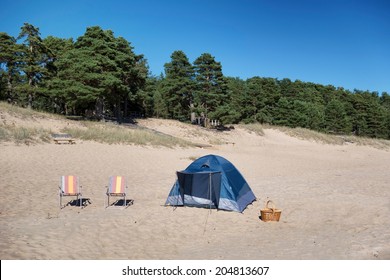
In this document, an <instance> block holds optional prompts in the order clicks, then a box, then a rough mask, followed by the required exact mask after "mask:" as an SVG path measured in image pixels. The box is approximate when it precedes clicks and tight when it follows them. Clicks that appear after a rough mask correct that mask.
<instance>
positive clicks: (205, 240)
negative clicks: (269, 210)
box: [0, 119, 390, 260]
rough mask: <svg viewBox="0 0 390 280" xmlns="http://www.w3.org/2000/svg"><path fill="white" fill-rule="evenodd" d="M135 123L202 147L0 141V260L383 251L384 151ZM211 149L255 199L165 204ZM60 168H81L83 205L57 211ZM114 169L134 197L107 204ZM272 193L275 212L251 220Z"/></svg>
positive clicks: (387, 191)
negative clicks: (235, 206)
mask: <svg viewBox="0 0 390 280" xmlns="http://www.w3.org/2000/svg"><path fill="white" fill-rule="evenodd" d="M42 121H43V120H42ZM49 125H50V124H48V123H45V124H44V126H45V127H47V126H49ZM52 125H53V127H54V128H53V130H54V131H55V130H56V129H60V128H61V127H60V126H58V123H55V122H53V124H52ZM139 125H142V126H145V127H148V128H150V129H154V130H158V131H160V132H162V133H165V134H169V135H173V136H176V137H181V138H183V139H190V140H192V141H194V142H197V143H209V144H210V145H209V146H205V147H203V148H200V147H190V148H164V147H149V146H134V145H119V144H113V145H109V144H101V143H97V142H93V141H81V140H77V139H76V144H74V145H67V144H63V145H56V144H54V143H42V144H34V145H23V144H22V145H16V144H14V143H0V166H1V169H0V178H1V182H0V184H1V187H0V202H1V203H0V236H1V237H0V259H2V260H6V259H11V260H12V259H22V260H26V259H27V260H28V259H42V260H51V259H60V260H63V259H86V260H94V259H99V260H106V259H108V260H111V259H112V260H117V259H167V260H171V259H239V260H245V259H278V260H284V259H287V260H291V259H293V260H301V259H304V260H322V259H331V260H338V259H349V260H360V259H363V260H371V259H387V260H388V259H390V219H389V217H390V172H389V167H390V151H388V150H384V149H377V148H373V147H368V146H359V145H355V144H348V143H345V144H343V145H326V144H321V143H316V142H313V141H309V140H300V139H297V138H294V137H291V136H288V135H287V134H285V133H283V132H281V131H278V130H275V129H272V128H267V129H264V133H265V134H264V135H263V136H259V135H256V134H255V133H251V132H249V131H247V130H245V129H242V128H236V129H234V130H231V131H225V132H209V131H206V130H205V129H203V128H198V127H192V126H190V125H185V124H180V123H178V122H175V121H162V120H153V119H152V120H140V122H139ZM57 126H58V127H57ZM213 143H217V144H213ZM207 154H216V155H220V156H223V157H225V158H226V159H228V160H229V161H231V162H232V163H233V164H234V165H235V166H236V167H237V169H238V170H239V171H240V172H241V173H242V175H243V176H244V177H245V179H246V180H247V182H248V183H249V185H250V187H251V188H252V190H253V192H254V193H255V195H256V197H257V201H255V202H254V203H253V204H251V205H249V206H248V208H247V209H246V210H245V211H244V212H243V213H235V212H227V211H217V210H211V211H210V210H208V209H199V208H191V207H179V208H173V207H165V206H164V203H165V200H166V198H167V195H168V193H169V191H170V189H171V187H172V185H173V183H174V181H175V179H176V175H175V172H176V171H177V170H183V169H185V168H186V167H187V166H188V165H189V164H190V163H191V162H192V161H193V160H194V159H195V158H198V157H201V156H204V155H207ZM61 175H77V176H79V177H80V180H81V185H82V186H83V197H84V198H88V199H90V202H91V204H89V205H87V206H86V207H85V208H83V209H80V207H76V206H67V207H65V208H64V209H62V210H60V208H59V196H58V186H59V180H60V176H61ZM111 175H123V176H125V177H126V178H127V179H128V182H129V188H128V197H129V198H130V199H133V200H134V204H133V205H130V206H129V207H127V208H126V209H123V208H122V207H109V208H105V201H106V195H105V192H106V188H105V186H106V185H107V184H108V178H109V176H111ZM269 199H270V200H272V201H274V203H275V204H276V206H277V208H279V209H281V210H282V215H281V219H280V221H279V222H272V223H265V222H262V221H261V220H260V219H259V211H260V209H261V208H263V207H264V205H265V203H266V201H267V200H269Z"/></svg>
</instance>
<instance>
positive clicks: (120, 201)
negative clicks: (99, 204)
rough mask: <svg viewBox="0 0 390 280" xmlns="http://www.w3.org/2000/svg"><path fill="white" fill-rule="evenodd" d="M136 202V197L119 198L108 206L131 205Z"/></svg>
mask: <svg viewBox="0 0 390 280" xmlns="http://www.w3.org/2000/svg"><path fill="white" fill-rule="evenodd" d="M133 204H134V199H118V200H116V201H114V202H113V203H111V204H110V205H109V206H107V207H111V206H114V207H125V208H127V207H129V206H131V205H133Z"/></svg>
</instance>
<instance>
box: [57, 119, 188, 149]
mask: <svg viewBox="0 0 390 280" xmlns="http://www.w3.org/2000/svg"><path fill="white" fill-rule="evenodd" d="M83 123H84V125H85V128H75V127H73V128H66V129H64V131H63V132H65V133H69V134H71V135H72V136H73V137H74V138H79V139H83V140H90V141H96V142H101V143H108V144H132V145H141V146H147V145H151V146H162V147H171V148H173V147H176V146H179V147H189V146H193V144H192V143H191V142H188V141H185V140H183V139H179V138H176V137H173V136H170V135H166V134H162V133H158V132H154V131H152V130H148V129H142V128H138V127H126V126H119V125H115V124H100V123H93V122H83Z"/></svg>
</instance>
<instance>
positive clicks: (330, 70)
mask: <svg viewBox="0 0 390 280" xmlns="http://www.w3.org/2000/svg"><path fill="white" fill-rule="evenodd" d="M0 10H1V15H2V18H1V20H0V32H6V33H8V34H9V35H11V36H14V37H17V36H18V34H19V32H20V27H21V26H22V25H23V23H24V22H28V23H30V24H32V25H34V26H35V27H38V28H39V30H40V32H41V37H42V38H45V37H47V36H49V35H52V36H55V37H60V38H73V39H75V40H76V39H77V37H79V36H81V35H83V34H84V32H85V30H86V28H87V27H89V26H95V25H97V26H100V27H101V28H103V29H105V30H106V29H110V30H112V31H113V32H114V35H115V36H116V37H119V36H121V37H124V38H125V39H126V40H127V41H129V42H130V43H131V44H132V46H133V47H134V51H135V52H136V53H137V54H143V55H144V56H145V58H146V59H147V60H148V64H149V67H150V71H151V72H152V73H153V74H154V75H159V74H160V73H163V72H164V63H166V62H169V61H170V56H171V54H172V52H173V51H175V50H182V51H184V53H185V54H186V55H187V56H188V58H189V60H190V62H191V63H192V62H193V61H194V60H195V59H196V58H197V57H199V56H200V55H201V54H202V53H210V54H211V55H212V56H214V57H215V60H216V61H219V62H221V64H222V71H223V73H224V75H225V76H231V77H240V78H242V79H247V78H251V77H254V76H260V77H272V78H278V79H283V78H289V79H291V80H296V79H299V80H301V81H305V82H314V83H320V84H324V85H328V84H331V85H334V86H336V87H344V88H345V89H349V90H353V89H355V88H356V89H359V90H370V91H378V92H379V93H381V92H384V91H386V92H388V93H390V1H389V0H367V1H361V0H356V1H352V0H338V1H337V0H317V1H316V0H291V1H287V0H230V1H229V0H225V1H222V0H180V1H173V0H162V1H158V0H144V1H142V0H127V1H126V0H111V1H102V0H87V1H83V0H77V1H75V0H65V1H64V0H62V1H55V0H46V1H45V0H34V1H31V0H0Z"/></svg>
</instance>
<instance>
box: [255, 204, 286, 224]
mask: <svg viewBox="0 0 390 280" xmlns="http://www.w3.org/2000/svg"><path fill="white" fill-rule="evenodd" d="M281 214H282V210H280V209H276V207H275V203H273V201H272V200H268V201H267V203H266V205H265V208H264V209H261V210H260V219H261V220H262V221H263V222H271V221H275V222H279V219H280V215H281Z"/></svg>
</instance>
